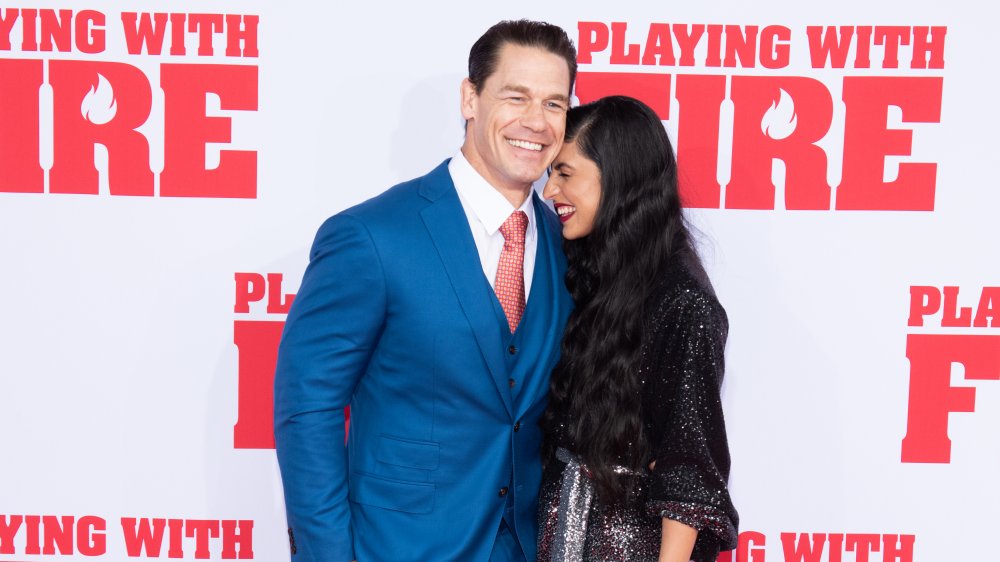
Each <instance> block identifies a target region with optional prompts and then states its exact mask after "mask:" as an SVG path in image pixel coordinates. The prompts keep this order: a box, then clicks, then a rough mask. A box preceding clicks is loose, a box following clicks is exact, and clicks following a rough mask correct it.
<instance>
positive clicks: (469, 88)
mask: <svg viewBox="0 0 1000 562" xmlns="http://www.w3.org/2000/svg"><path fill="white" fill-rule="evenodd" d="M459 94H460V95H461V96H462V118H464V119H465V120H466V121H468V120H469V119H472V118H473V117H475V116H476V104H477V103H478V102H479V95H478V94H476V87H475V86H474V85H473V84H472V82H470V81H469V79H468V78H465V79H463V80H462V84H461V86H459Z"/></svg>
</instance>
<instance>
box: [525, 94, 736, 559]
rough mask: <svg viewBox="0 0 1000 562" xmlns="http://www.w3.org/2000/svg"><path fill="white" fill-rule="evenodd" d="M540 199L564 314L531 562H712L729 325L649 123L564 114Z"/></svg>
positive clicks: (604, 104) (724, 462)
mask: <svg viewBox="0 0 1000 562" xmlns="http://www.w3.org/2000/svg"><path fill="white" fill-rule="evenodd" d="M544 194H545V197H546V198H548V199H551V200H552V202H553V204H554V205H555V208H556V211H557V213H558V214H559V218H560V220H561V221H562V223H563V236H564V238H565V239H566V241H565V249H566V255H567V258H568V260H569V268H568V270H567V273H566V285H567V287H568V288H569V291H570V294H571V295H572V296H573V300H574V301H575V304H576V308H575V310H574V312H573V314H572V315H571V316H570V319H569V322H568V323H567V326H566V333H565V335H564V337H563V343H562V357H561V359H560V361H559V363H558V365H557V366H556V368H555V370H554V371H553V373H552V383H551V395H550V399H549V406H548V409H547V410H546V412H545V415H544V416H543V418H542V425H543V427H544V429H545V432H546V441H545V451H544V453H545V458H546V467H545V475H544V478H543V484H542V494H541V497H540V500H539V518H540V528H539V560H540V561H546V562H548V561H550V560H551V561H554V562H564V561H565V562H571V561H586V562H598V561H599V562H604V561H607V562H610V561H636V562H639V561H641V562H646V561H657V560H658V561H660V562H679V561H684V562H687V561H688V560H696V561H697V562H714V560H715V559H716V557H717V556H718V553H719V551H720V550H729V549H732V548H734V547H735V546H736V535H737V530H736V529H737V524H738V516H737V513H736V510H735V509H734V508H733V505H732V502H731V500H730V497H729V492H728V490H727V486H726V480H727V478H728V476H729V449H728V444H727V442H726V431H725V424H724V421H723V417H722V405H721V401H720V398H719V385H720V384H721V382H722V374H723V348H724V347H725V340H726V335H727V330H728V323H727V320H726V313H725V311H724V310H723V308H722V306H721V305H719V302H718V301H717V300H716V298H715V294H714V291H713V289H712V285H711V283H710V282H709V280H708V277H707V276H706V274H705V270H704V269H703V268H702V266H701V263H700V261H699V259H698V257H697V255H696V254H695V251H694V249H693V246H692V242H691V236H690V234H689V233H688V229H687V227H686V226H685V223H684V219H683V217H682V215H681V202H680V198H679V196H678V192H677V166H676V162H675V160H674V154H673V148H672V147H671V145H670V141H669V140H668V139H667V135H666V131H665V130H664V128H663V123H662V122H661V121H660V119H659V118H658V117H657V116H656V114H655V113H653V111H652V110H651V109H649V108H648V107H647V106H646V105H644V104H642V103H641V102H639V101H638V100H634V99H632V98H627V97H621V96H614V97H608V98H603V99H601V100H598V101H596V102H593V103H590V104H587V105H584V106H581V107H577V108H574V109H572V110H570V112H569V114H568V116H567V120H566V142H565V145H564V147H563V149H562V151H561V152H560V153H559V155H558V156H557V157H556V159H555V161H554V162H553V165H552V169H551V172H550V176H549V181H548V183H547V184H546V186H545V193H544Z"/></svg>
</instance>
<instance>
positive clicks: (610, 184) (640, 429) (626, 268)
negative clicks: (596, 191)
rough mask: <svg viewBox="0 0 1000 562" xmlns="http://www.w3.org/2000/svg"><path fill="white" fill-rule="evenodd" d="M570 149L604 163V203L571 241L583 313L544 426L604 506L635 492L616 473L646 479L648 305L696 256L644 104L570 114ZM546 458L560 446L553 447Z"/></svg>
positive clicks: (619, 103) (671, 170) (672, 163)
mask: <svg viewBox="0 0 1000 562" xmlns="http://www.w3.org/2000/svg"><path fill="white" fill-rule="evenodd" d="M566 142H567V143H570V142H575V143H576V145H577V149H578V150H579V151H580V153H582V154H583V155H584V156H586V157H587V158H588V159H590V160H592V161H593V162H594V163H595V164H597V168H598V169H599V170H600V174H601V200H600V205H599V207H598V210H597V214H596V217H595V220H594V227H593V230H592V231H591V232H590V234H588V235H587V236H585V237H583V238H580V239H577V240H566V241H565V243H564V248H565V250H566V256H567V258H568V261H569V268H568V270H567V273H566V287H567V288H568V289H569V292H570V295H571V296H572V297H573V301H574V302H575V304H576V307H575V309H574V311H573V313H572V314H571V315H570V317H569V321H568V322H567V325H566V332H565V334H564V336H563V341H562V356H561V358H560V360H559V363H558V364H557V365H556V367H555V370H554V371H553V373H552V382H551V392H550V397H549V406H548V409H547V410H546V411H545V414H544V415H543V417H542V426H543V428H544V429H545V433H546V435H547V436H551V435H552V433H553V430H555V425H556V424H558V423H560V421H566V422H567V424H568V425H567V426H566V428H565V432H566V436H567V437H568V438H569V441H570V443H571V446H572V448H573V450H574V451H575V452H576V453H577V454H578V455H580V456H581V458H582V460H583V462H584V463H585V464H586V465H587V467H588V468H589V470H590V472H591V474H592V475H593V479H594V482H595V484H596V487H597V491H598V494H599V495H600V497H601V498H602V500H603V501H606V502H616V501H620V500H623V499H624V498H625V496H626V492H627V488H630V487H631V486H630V485H629V484H628V483H627V482H626V481H625V479H622V478H619V477H618V476H616V474H615V472H614V466H616V465H620V466H625V467H628V468H632V469H636V470H643V469H645V466H646V465H647V464H648V463H649V461H650V458H649V457H650V454H651V453H650V446H649V443H648V442H647V437H646V435H645V433H646V432H645V427H644V423H643V419H642V404H641V390H642V388H641V384H642V383H641V381H640V380H639V361H640V346H641V343H642V338H643V329H644V327H643V324H644V318H645V315H644V312H645V307H646V305H647V300H648V299H649V297H650V294H651V292H652V291H653V289H654V288H655V287H656V284H657V281H658V279H659V278H660V276H661V274H662V273H663V270H664V267H665V266H666V264H667V262H668V261H669V260H670V259H671V258H672V257H674V256H675V255H676V254H677V253H678V252H681V251H684V250H688V251H692V252H693V249H692V243H691V235H690V234H689V232H688V229H687V226H686V224H685V222H684V219H683V217H682V214H681V200H680V196H679V194H678V191H677V163H676V160H675V158H674V150H673V147H672V146H671V144H670V140H669V139H668V138H667V133H666V131H665V130H664V128H663V123H662V122H661V121H660V118H659V117H658V116H657V115H656V114H655V113H654V112H653V110H652V109H650V108H649V107H648V106H646V105H645V104H643V103H642V102H640V101H638V100H636V99H633V98H629V97H624V96H611V97H606V98H602V99H599V100H597V101H595V102H592V103H589V104H586V105H583V106H580V107H575V108H573V109H571V110H570V111H569V113H568V115H567V117H566ZM545 447H546V452H547V456H546V458H549V456H548V455H551V453H552V448H553V447H554V444H553V443H552V442H551V439H546V445H545Z"/></svg>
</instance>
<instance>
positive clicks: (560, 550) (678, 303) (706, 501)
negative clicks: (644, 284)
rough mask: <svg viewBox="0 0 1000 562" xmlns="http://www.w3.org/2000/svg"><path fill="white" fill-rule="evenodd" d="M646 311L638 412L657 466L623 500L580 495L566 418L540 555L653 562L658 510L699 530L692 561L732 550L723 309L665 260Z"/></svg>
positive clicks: (545, 505) (543, 516)
mask: <svg viewBox="0 0 1000 562" xmlns="http://www.w3.org/2000/svg"><path fill="white" fill-rule="evenodd" d="M647 310H648V313H647V314H648V318H647V322H646V331H645V339H644V340H643V344H642V360H641V362H640V369H641V380H642V385H643V391H642V392H643V396H642V408H643V412H642V415H643V420H644V422H645V424H646V434H647V436H649V440H650V449H651V451H652V457H651V459H650V460H655V461H656V464H655V468H654V469H653V470H651V471H647V472H646V473H645V474H643V475H641V476H639V477H638V479H637V480H638V482H639V484H638V485H637V486H635V487H634V489H633V491H632V493H631V494H630V497H629V498H627V499H626V501H624V502H620V503H616V504H614V505H604V504H602V502H601V501H600V498H599V497H597V496H596V495H593V494H592V495H591V496H590V497H589V498H584V495H586V493H587V492H586V487H587V485H588V483H587V482H586V473H587V470H586V466H585V465H581V464H580V463H579V462H578V460H570V462H567V460H566V459H575V455H573V454H572V452H571V450H572V446H571V444H570V443H568V442H567V441H568V439H567V438H566V436H565V435H564V434H562V431H560V429H561V428H564V427H565V424H566V421H568V420H563V423H561V424H560V425H559V426H558V428H557V429H556V431H555V432H554V434H553V435H551V436H550V438H551V440H552V442H553V443H554V444H555V445H557V446H558V447H560V448H562V449H563V452H562V453H561V454H560V455H559V457H561V458H559V457H557V458H551V459H547V462H546V468H545V474H544V477H543V482H542V490H541V495H540V497H539V508H538V509H539V538H538V543H539V544H538V560H539V561H540V562H612V561H614V562H655V561H656V560H657V557H658V555H659V547H660V533H661V528H662V519H661V518H662V517H667V518H670V519H674V520H677V521H680V522H681V523H684V524H686V525H689V526H691V527H694V528H696V529H698V538H697V541H696V542H695V546H694V551H693V552H692V554H691V559H692V560H694V561H696V562H714V561H715V560H716V558H717V557H718V554H719V552H720V550H731V549H733V548H735V547H736V539H737V528H738V524H739V516H738V515H737V512H736V509H735V508H734V507H733V504H732V500H731V499H730V496H729V491H728V487H727V480H728V477H729V464H730V460H729V445H728V441H727V439H726V428H725V421H724V419H723V414H722V402H721V398H720V396H719V389H720V385H721V383H722V376H723V371H724V362H723V351H724V348H725V343H726V337H727V335H728V329H729V324H728V320H727V318H726V312H725V310H724V309H723V308H722V306H721V305H720V304H719V302H718V300H717V299H716V297H715V293H714V291H713V290H712V287H711V284H710V283H709V282H708V279H707V278H706V277H705V276H704V274H702V273H701V270H700V267H698V266H692V265H691V262H690V261H686V260H682V259H677V260H675V261H674V263H672V264H671V265H670V266H668V268H667V271H666V272H665V274H664V278H663V279H662V281H661V283H660V284H659V286H658V288H657V290H656V291H655V292H654V294H653V296H652V297H651V299H650V306H648V307H647ZM567 453H568V455H567ZM578 475H582V476H583V478H582V479H581V478H578V477H577V476H578ZM568 496H569V497H568ZM582 498H584V499H586V501H583V499H582ZM573 505H576V506H577V507H576V508H572V507H570V508H567V506H573ZM580 506H582V507H580ZM581 512H582V513H581Z"/></svg>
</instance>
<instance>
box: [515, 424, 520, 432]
mask: <svg viewBox="0 0 1000 562" xmlns="http://www.w3.org/2000/svg"><path fill="white" fill-rule="evenodd" d="M518 431H521V422H517V423H515V424H514V432H515V433H516V432H518Z"/></svg>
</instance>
